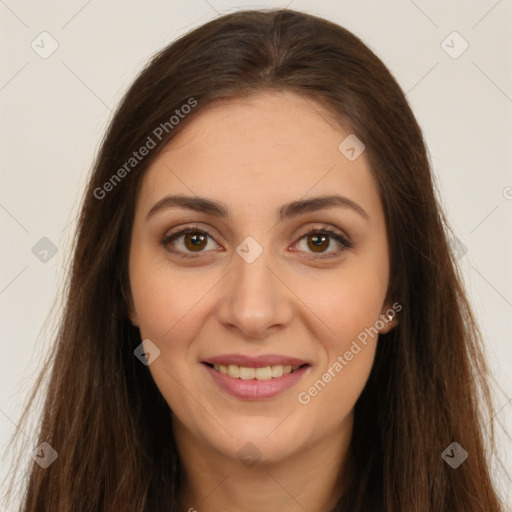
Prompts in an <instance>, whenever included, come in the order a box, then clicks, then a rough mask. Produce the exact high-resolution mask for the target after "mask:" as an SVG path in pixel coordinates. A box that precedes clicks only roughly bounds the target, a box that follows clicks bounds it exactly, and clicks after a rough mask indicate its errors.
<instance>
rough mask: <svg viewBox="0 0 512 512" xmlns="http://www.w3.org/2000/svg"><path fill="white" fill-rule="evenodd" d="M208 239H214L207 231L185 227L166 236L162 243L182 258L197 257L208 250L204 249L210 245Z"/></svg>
mask: <svg viewBox="0 0 512 512" xmlns="http://www.w3.org/2000/svg"><path fill="white" fill-rule="evenodd" d="M208 239H211V240H213V238H212V236H211V235H209V234H208V233H207V232H205V231H202V230H200V229H196V228H185V229H182V230H181V231H178V232H177V233H173V234H171V235H168V236H166V237H165V238H164V239H163V240H161V242H160V243H161V245H162V246H163V247H164V248H165V249H166V250H168V251H169V252H172V253H173V254H176V255H177V256H179V257H181V258H196V257H199V256H201V253H207V252H208V251H205V250H204V249H205V248H206V247H207V246H208V241H209V240H208ZM194 253H195V254H194Z"/></svg>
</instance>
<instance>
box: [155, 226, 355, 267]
mask: <svg viewBox="0 0 512 512" xmlns="http://www.w3.org/2000/svg"><path fill="white" fill-rule="evenodd" d="M187 234H202V235H206V236H208V237H210V238H211V239H212V240H213V237H212V236H211V235H210V233H208V232H207V231H205V230H203V229H198V228H197V226H194V227H187V228H184V229H182V230H180V231H177V232H176V233H171V234H170V235H168V236H166V237H164V238H163V240H161V241H160V244H161V245H162V246H163V247H164V249H166V250H167V251H169V252H172V253H173V254H176V255H177V256H178V257H179V258H186V259H195V258H198V257H201V254H202V253H201V252H198V253H196V254H195V255H193V256H192V255H190V253H189V254H187V253H183V252H181V251H177V250H175V249H170V248H169V244H170V243H171V242H173V241H174V240H176V239H177V238H179V237H180V236H182V235H187ZM313 234H314V235H327V236H329V237H332V238H333V239H334V240H336V241H337V242H338V243H339V244H341V249H338V250H336V251H334V252H333V253H331V255H330V256H325V255H319V256H304V257H305V258H306V259H310V260H325V259H330V258H334V257H336V256H339V255H340V254H341V253H343V252H344V251H345V250H347V249H351V248H352V247H353V245H352V243H351V242H350V241H349V240H348V239H347V238H345V237H344V236H343V235H341V234H340V233H337V232H336V231H333V230H332V229H330V228H329V227H326V226H323V227H321V228H312V229H310V230H308V231H307V232H306V233H304V234H303V235H302V236H301V237H300V238H299V240H298V241H300V240H302V239H303V238H306V237H308V236H309V235H313Z"/></svg>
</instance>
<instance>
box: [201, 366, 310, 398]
mask: <svg viewBox="0 0 512 512" xmlns="http://www.w3.org/2000/svg"><path fill="white" fill-rule="evenodd" d="M202 366H203V368H205V369H206V371H207V372H208V373H209V375H210V377H211V378H212V380H213V382H214V383H215V384H216V387H217V388H218V389H219V390H221V391H223V392H225V393H227V394H229V395H231V396H234V397H236V398H239V399H243V400H267V399H270V398H274V397H276V396H278V395H280V394H281V393H283V392H285V391H287V390H289V389H290V388H292V387H293V386H295V385H296V384H297V383H298V382H299V380H300V379H301V378H302V377H303V376H304V375H305V374H306V373H307V372H308V371H309V369H310V368H311V366H310V365H309V364H303V365H301V366H291V365H271V366H259V367H246V366H238V365H235V364H230V365H220V364H219V365H217V364H215V365H214V364H212V363H206V362H204V363H203V364H202Z"/></svg>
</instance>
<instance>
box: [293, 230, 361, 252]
mask: <svg viewBox="0 0 512 512" xmlns="http://www.w3.org/2000/svg"><path fill="white" fill-rule="evenodd" d="M329 239H334V240H335V241H336V244H338V248H337V249H336V250H334V251H330V252H326V250H327V249H329V248H330V246H331V241H330V240H329ZM302 240H305V242H306V249H307V251H306V252H308V250H309V249H311V251H312V252H313V254H315V255H314V256H305V257H306V258H307V259H312V260H322V259H327V258H334V257H336V256H339V255H340V254H341V253H342V252H344V251H345V250H346V249H351V248H352V247H353V245H352V243H351V242H350V241H349V240H348V239H347V238H346V237H345V236H344V235H342V234H341V233H338V232H337V231H334V230H332V229H331V228H329V227H322V228H313V229H310V230H309V231H307V232H306V233H304V234H303V235H302V236H301V237H300V239H299V243H300V242H301V241H302Z"/></svg>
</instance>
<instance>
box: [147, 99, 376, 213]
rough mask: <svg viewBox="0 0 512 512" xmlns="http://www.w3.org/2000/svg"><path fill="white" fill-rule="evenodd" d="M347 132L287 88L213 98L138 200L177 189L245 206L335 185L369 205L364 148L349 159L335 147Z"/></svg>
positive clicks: (372, 190) (152, 171)
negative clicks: (218, 100)
mask: <svg viewBox="0 0 512 512" xmlns="http://www.w3.org/2000/svg"><path fill="white" fill-rule="evenodd" d="M199 106H200V105H199ZM349 135H350V128H349V127H348V126H347V127H343V126H342V125H341V124H339V123H336V122H335V119H334V116H333V115H332V113H331V112H329V111H328V110H327V109H325V108H324V107H323V106H322V105H321V104H320V103H318V102H316V101H315V100H313V99H311V98H309V97H308V98H306V97H303V96H299V95H297V94H295V93H291V92H265V93H260V94H257V95H253V96H251V97H249V98H243V99H233V100H229V101H222V102H219V103H214V104H212V105H208V106H206V107H205V108H203V109H202V110H201V111H200V112H198V113H197V115H196V117H195V118H194V119H193V120H192V121H191V122H190V124H188V125H187V126H186V127H185V128H184V129H183V131H181V132H179V134H178V135H177V136H176V137H175V138H174V139H172V140H171V141H170V142H169V143H168V146H167V147H166V148H165V149H164V151H163V152H162V153H161V154H160V155H159V156H158V158H157V159H156V160H155V161H154V162H153V163H152V165H151V166H150V167H149V169H148V170H147V172H146V175H145V177H144V180H143V183H142V190H141V191H140V199H141V202H143V203H148V202H151V201H153V202H154V201H156V200H158V199H159V198H160V197H161V196H163V195H165V193H170V192H173V193H174V192H176V193H186V194H188V195H190V194H197V195H201V196H209V197H212V198H216V199H218V200H221V201H224V202H226V201H228V199H230V200H231V201H228V202H231V203H232V204H234V203H236V204H238V205H239V206H240V207H241V208H243V207H244V205H245V206H246V207H247V205H249V204H251V205H252V206H254V205H255V204H258V203H263V205H265V204H268V205H270V203H272V202H275V203H276V205H277V204H278V203H279V204H280V203H283V202H285V201H286V200H288V201H292V200H296V199H297V198H299V197H302V196H304V195H306V194H307V195H324V194H330V193H334V192H339V193H343V194H344V195H346V196H351V198H352V199H354V200H356V201H359V202H362V203H364V204H366V205H367V207H368V209H369V210H371V209H372V208H371V203H375V202H376V203H379V202H380V200H379V197H378V192H377V189H376V185H375V183H374V180H373V177H372V174H371V172H370V168H369V166H368V162H367V159H366V156H365V154H364V153H363V154H361V156H360V157H358V158H357V159H356V160H355V161H350V160H349V159H347V157H346V156H345V155H344V154H343V153H342V152H341V151H340V149H339V145H340V143H342V141H343V140H345V139H346V137H347V136H349ZM373 206H374V207H377V208H379V204H376V205H373ZM365 209H366V208H365Z"/></svg>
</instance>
